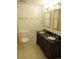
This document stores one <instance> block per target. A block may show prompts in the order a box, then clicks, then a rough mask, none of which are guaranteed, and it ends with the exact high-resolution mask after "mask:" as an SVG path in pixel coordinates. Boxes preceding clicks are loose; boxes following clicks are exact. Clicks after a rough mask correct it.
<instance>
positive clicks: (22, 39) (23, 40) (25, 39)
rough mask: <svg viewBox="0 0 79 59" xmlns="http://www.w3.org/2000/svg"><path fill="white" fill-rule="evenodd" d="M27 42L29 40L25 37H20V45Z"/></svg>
mask: <svg viewBox="0 0 79 59" xmlns="http://www.w3.org/2000/svg"><path fill="white" fill-rule="evenodd" d="M28 41H29V39H28V38H27V37H22V38H21V42H22V43H27V42H28Z"/></svg>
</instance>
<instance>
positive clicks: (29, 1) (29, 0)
mask: <svg viewBox="0 0 79 59" xmlns="http://www.w3.org/2000/svg"><path fill="white" fill-rule="evenodd" d="M42 1H43V0H18V3H19V2H21V3H26V4H42Z"/></svg>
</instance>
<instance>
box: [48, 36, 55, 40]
mask: <svg viewBox="0 0 79 59" xmlns="http://www.w3.org/2000/svg"><path fill="white" fill-rule="evenodd" d="M47 38H48V40H56V39H55V38H54V37H52V36H49V37H47Z"/></svg>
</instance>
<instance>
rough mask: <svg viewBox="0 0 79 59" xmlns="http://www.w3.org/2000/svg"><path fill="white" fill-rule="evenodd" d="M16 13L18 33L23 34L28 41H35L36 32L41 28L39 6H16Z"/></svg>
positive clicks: (40, 10)
mask: <svg viewBox="0 0 79 59" xmlns="http://www.w3.org/2000/svg"><path fill="white" fill-rule="evenodd" d="M17 12H18V14H17V16H18V20H17V23H18V33H24V35H26V36H27V37H28V38H29V39H35V37H36V31H38V30H41V29H42V28H43V25H42V24H43V23H42V20H43V19H42V9H41V6H38V5H27V4H18V10H17Z"/></svg>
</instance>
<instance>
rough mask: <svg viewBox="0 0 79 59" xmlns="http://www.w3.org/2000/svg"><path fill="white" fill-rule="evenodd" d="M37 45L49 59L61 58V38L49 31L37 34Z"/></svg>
mask: <svg viewBox="0 0 79 59" xmlns="http://www.w3.org/2000/svg"><path fill="white" fill-rule="evenodd" d="M37 45H39V46H40V48H41V49H42V50H43V52H44V54H45V55H46V56H47V57H48V59H57V58H58V59H59V58H61V36H59V35H57V34H54V33H51V32H49V31H47V30H42V31H38V32H37Z"/></svg>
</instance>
